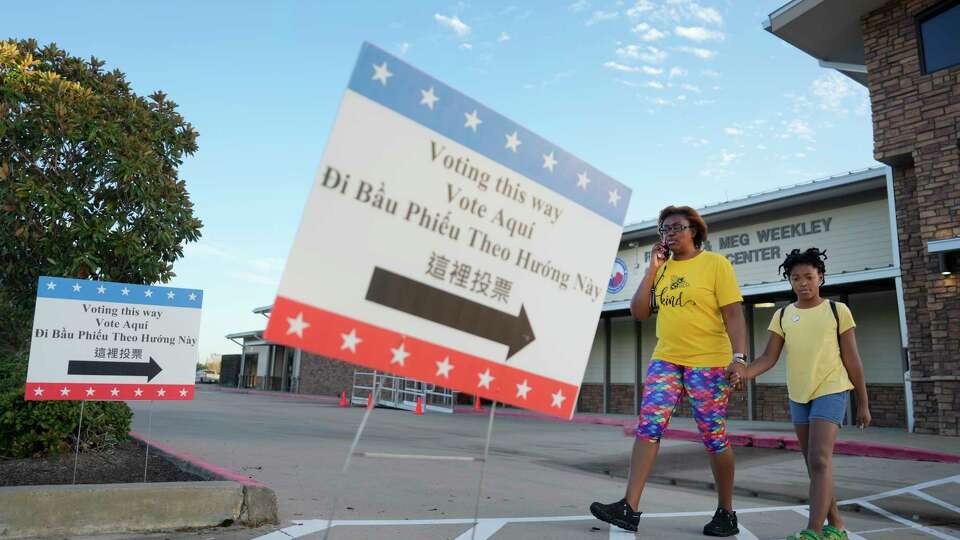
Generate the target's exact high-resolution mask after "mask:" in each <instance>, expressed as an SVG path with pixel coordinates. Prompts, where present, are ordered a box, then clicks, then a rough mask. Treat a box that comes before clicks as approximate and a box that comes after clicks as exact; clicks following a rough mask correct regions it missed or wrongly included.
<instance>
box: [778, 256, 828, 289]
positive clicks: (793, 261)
mask: <svg viewBox="0 0 960 540" xmlns="http://www.w3.org/2000/svg"><path fill="white" fill-rule="evenodd" d="M825 260H827V250H823V251H820V249H819V248H815V247H812V248H809V249H807V250H806V251H800V250H799V249H795V250H793V251H791V252H790V253H789V254H788V255H787V258H786V259H784V260H783V264H781V265H780V268H779V269H782V270H783V279H786V280H787V281H789V280H790V271H791V270H793V267H794V266H797V265H800V264H809V265H810V266H812V267H814V268H816V269H817V272H819V273H820V276H823V275H824V274H826V273H827V266H826V265H825V264H823V261H825ZM821 280H822V281H821V285H822V284H823V283H825V282H826V280H825V279H824V278H822V277H821Z"/></svg>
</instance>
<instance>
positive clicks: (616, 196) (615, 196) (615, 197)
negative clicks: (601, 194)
mask: <svg viewBox="0 0 960 540" xmlns="http://www.w3.org/2000/svg"><path fill="white" fill-rule="evenodd" d="M609 193H610V198H609V200H608V201H607V202H609V203H610V204H612V205H614V206H616V205H617V203H618V202H620V192H619V191H617V190H616V189H614V190H613V191H610V192H609Z"/></svg>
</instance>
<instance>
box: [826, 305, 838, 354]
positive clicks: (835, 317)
mask: <svg viewBox="0 0 960 540" xmlns="http://www.w3.org/2000/svg"><path fill="white" fill-rule="evenodd" d="M827 302H830V311H832V312H833V320H835V321H836V322H837V347H839V346H840V315H839V314H838V313H837V304H836V302H834V301H833V300H829V299H828V300H827Z"/></svg>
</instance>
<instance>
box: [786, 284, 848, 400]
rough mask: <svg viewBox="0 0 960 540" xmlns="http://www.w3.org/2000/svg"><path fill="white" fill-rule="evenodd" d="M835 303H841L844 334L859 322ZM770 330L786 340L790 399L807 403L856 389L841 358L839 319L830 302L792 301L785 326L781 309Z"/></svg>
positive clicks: (787, 310) (842, 330) (841, 327)
mask: <svg viewBox="0 0 960 540" xmlns="http://www.w3.org/2000/svg"><path fill="white" fill-rule="evenodd" d="M834 304H836V306H837V318H839V319H840V333H841V334H843V333H844V332H846V331H847V330H850V329H851V328H853V327H855V326H856V324H855V323H854V322H853V315H851V314H850V308H848V307H847V306H846V304H841V303H840V302H834ZM768 330H770V331H771V332H773V333H775V334H777V335H779V336H780V337H782V338H784V341H785V342H786V346H787V392H788V393H789V394H790V399H792V400H793V401H795V402H797V403H807V402H809V401H810V400H812V399H816V398H818V397H820V396H825V395H827V394H836V393H837V392H845V391H847V390H850V389H851V388H853V384H852V383H851V382H850V377H849V376H847V370H846V368H844V367H843V362H842V361H841V360H840V343H839V342H838V341H837V320H836V319H834V318H833V311H832V310H831V309H830V302H829V301H827V300H824V301H823V302H821V303H820V305H819V306H817V307H812V308H807V309H800V308H798V307H796V306H795V305H793V304H790V305H789V306H787V307H786V311H784V313H783V328H781V327H780V310H779V309H778V310H777V311H776V312H774V314H773V319H772V320H771V321H770V326H769V327H768ZM784 330H786V336H784Z"/></svg>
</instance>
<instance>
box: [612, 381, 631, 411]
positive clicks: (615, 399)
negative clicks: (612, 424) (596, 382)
mask: <svg viewBox="0 0 960 540" xmlns="http://www.w3.org/2000/svg"><path fill="white" fill-rule="evenodd" d="M633 387H634V385H632V384H611V385H610V395H609V396H608V398H607V407H608V412H610V413H613V414H637V408H638V407H637V405H635V404H634V401H633Z"/></svg>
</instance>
